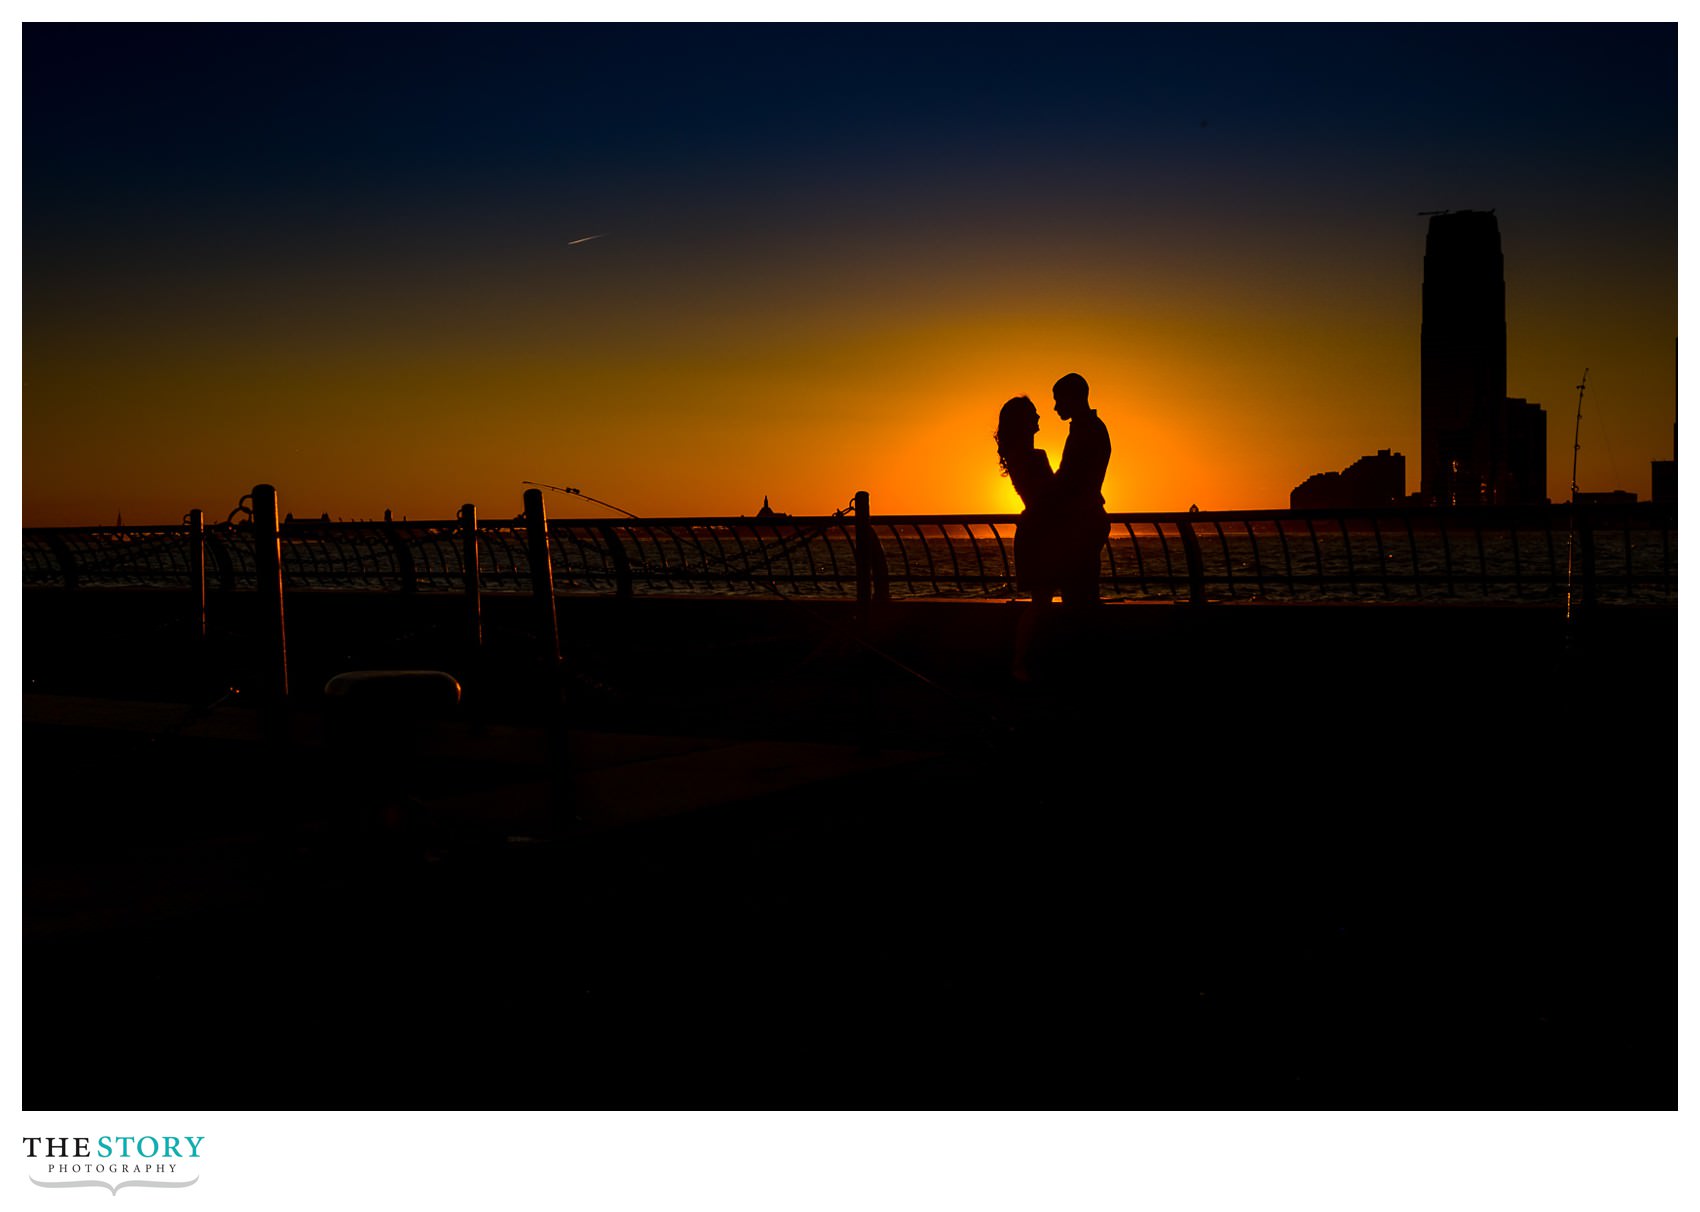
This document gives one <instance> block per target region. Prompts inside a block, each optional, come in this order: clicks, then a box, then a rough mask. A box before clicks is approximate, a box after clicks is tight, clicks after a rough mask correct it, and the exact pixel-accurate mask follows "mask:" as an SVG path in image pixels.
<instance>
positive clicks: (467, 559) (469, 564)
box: [460, 503, 484, 655]
mask: <svg viewBox="0 0 1700 1212" xmlns="http://www.w3.org/2000/svg"><path fill="white" fill-rule="evenodd" d="M460 524H461V557H460V559H461V573H462V577H463V578H464V581H465V585H466V646H467V649H468V650H469V651H470V652H471V653H473V654H474V655H476V654H477V652H478V650H479V649H481V648H482V647H483V646H484V614H483V605H482V603H481V601H480V599H479V581H478V507H477V506H476V505H473V504H470V503H469V504H466V505H462V506H461V507H460Z"/></svg>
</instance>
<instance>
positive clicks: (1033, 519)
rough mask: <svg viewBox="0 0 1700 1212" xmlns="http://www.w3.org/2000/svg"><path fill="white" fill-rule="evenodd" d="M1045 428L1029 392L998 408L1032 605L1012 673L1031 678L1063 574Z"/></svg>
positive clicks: (1020, 567) (1020, 577)
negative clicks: (1041, 440)
mask: <svg viewBox="0 0 1700 1212" xmlns="http://www.w3.org/2000/svg"><path fill="white" fill-rule="evenodd" d="M1038 432H1039V410H1038V408H1036V407H1035V406H1034V404H1033V401H1032V400H1031V399H1029V398H1028V397H1026V396H1015V397H1014V398H1012V399H1010V400H1007V401H1005V403H1004V406H1003V407H1002V408H1001V409H1000V410H999V411H998V428H997V432H996V433H995V434H994V435H993V438H994V440H995V441H996V442H997V448H998V466H999V467H1001V468H1002V469H1003V474H1004V475H1006V476H1008V477H1009V482H1010V484H1011V485H1012V486H1014V488H1015V491H1016V494H1017V495H1018V496H1020V497H1021V504H1022V506H1023V509H1022V511H1021V517H1020V518H1019V519H1018V520H1017V522H1016V524H1015V585H1016V589H1017V590H1018V591H1019V592H1021V593H1025V594H1027V595H1028V597H1029V599H1030V600H1029V602H1028V606H1027V609H1026V610H1024V611H1023V612H1022V614H1021V619H1020V621H1019V622H1017V624H1016V629H1015V655H1014V658H1013V660H1012V661H1011V665H1010V672H1011V673H1012V674H1014V676H1015V677H1016V678H1017V680H1019V681H1023V682H1025V681H1028V680H1030V679H1031V677H1032V671H1031V669H1030V668H1029V666H1028V660H1029V656H1030V654H1031V651H1032V647H1033V638H1034V636H1035V635H1036V634H1037V633H1038V629H1039V624H1040V621H1041V619H1042V618H1043V612H1044V610H1045V608H1046V607H1047V606H1049V605H1050V602H1051V599H1052V598H1053V597H1054V596H1056V593H1057V589H1058V585H1059V575H1058V569H1057V559H1056V556H1057V542H1056V535H1055V526H1054V525H1053V523H1052V508H1051V489H1052V486H1053V482H1054V481H1055V479H1056V477H1055V475H1054V474H1053V473H1052V471H1051V459H1050V456H1049V455H1047V454H1046V453H1045V452H1044V451H1043V450H1039V449H1036V448H1035V447H1034V445H1033V435H1034V434H1036V433H1038Z"/></svg>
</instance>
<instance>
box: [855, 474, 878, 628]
mask: <svg viewBox="0 0 1700 1212" xmlns="http://www.w3.org/2000/svg"><path fill="white" fill-rule="evenodd" d="M873 600H874V528H873V526H872V525H871V524H870V523H869V521H868V494H867V493H865V492H858V493H857V494H856V605H857V606H858V607H859V608H860V609H861V612H862V622H863V624H864V625H865V624H866V623H867V615H868V607H869V606H870V605H872V604H873Z"/></svg>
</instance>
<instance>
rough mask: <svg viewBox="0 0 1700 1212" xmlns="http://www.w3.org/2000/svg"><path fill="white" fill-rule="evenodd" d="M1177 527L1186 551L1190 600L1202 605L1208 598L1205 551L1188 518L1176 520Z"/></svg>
mask: <svg viewBox="0 0 1700 1212" xmlns="http://www.w3.org/2000/svg"><path fill="white" fill-rule="evenodd" d="M1175 528H1176V529H1178V530H1179V531H1180V532H1181V549H1182V550H1183V551H1185V552H1186V583H1187V598H1188V601H1189V602H1190V603H1191V604H1192V605H1194V606H1202V605H1204V603H1205V601H1206V600H1207V599H1206V597H1205V594H1204V553H1203V552H1202V551H1201V550H1199V546H1198V535H1197V533H1196V532H1195V531H1194V530H1193V528H1192V523H1191V522H1189V521H1188V520H1187V519H1186V518H1182V519H1181V520H1180V521H1178V522H1176V523H1175Z"/></svg>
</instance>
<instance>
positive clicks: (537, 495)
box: [525, 488, 574, 837]
mask: <svg viewBox="0 0 1700 1212" xmlns="http://www.w3.org/2000/svg"><path fill="white" fill-rule="evenodd" d="M525 531H526V539H527V544H526V546H527V551H528V554H529V556H530V563H531V593H532V596H533V597H534V598H536V599H537V610H538V630H539V631H540V632H541V647H542V653H541V655H542V657H543V665H544V668H545V671H546V681H547V687H546V698H545V703H544V712H545V719H544V721H543V727H544V736H545V737H546V746H547V751H548V755H549V816H550V829H551V831H552V832H553V833H554V834H555V835H556V836H557V837H558V836H561V835H563V834H565V833H567V832H568V831H569V830H571V828H572V827H573V824H574V816H573V772H572V765H571V762H570V760H569V758H570V753H569V743H568V739H567V704H566V700H565V693H566V684H565V681H564V679H563V678H562V677H561V633H560V629H559V626H558V624H557V623H556V619H555V571H554V565H553V562H552V560H551V559H550V556H549V520H548V518H546V517H545V516H544V513H543V492H542V490H541V489H538V488H528V489H526V491H525Z"/></svg>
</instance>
